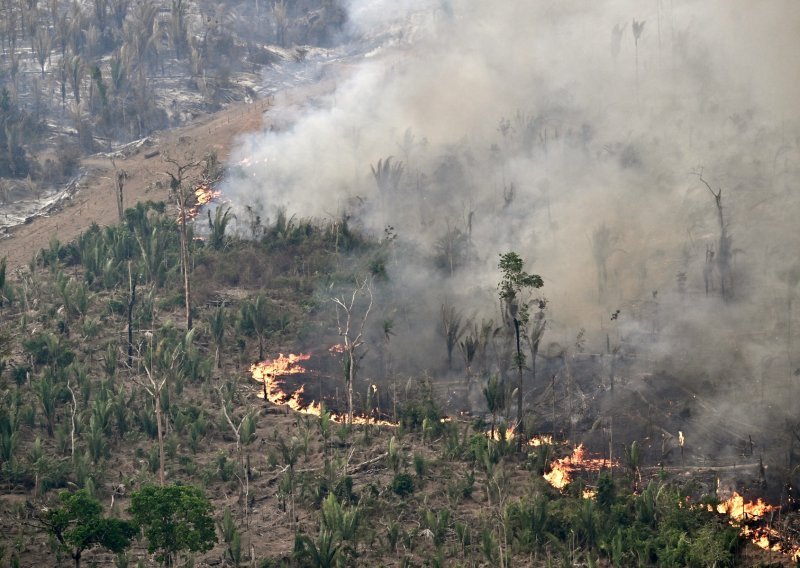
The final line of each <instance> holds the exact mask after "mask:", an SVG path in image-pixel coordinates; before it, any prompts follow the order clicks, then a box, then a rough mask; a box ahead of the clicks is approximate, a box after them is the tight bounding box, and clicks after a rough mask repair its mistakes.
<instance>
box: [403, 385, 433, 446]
mask: <svg viewBox="0 0 800 568" xmlns="http://www.w3.org/2000/svg"><path fill="white" fill-rule="evenodd" d="M409 385H411V383H409ZM408 390H409V391H410V392H409V393H408V396H407V398H406V400H405V402H403V404H401V405H399V408H398V410H397V416H398V419H399V421H400V426H401V427H402V428H403V430H406V431H409V432H412V431H415V430H418V429H420V428H422V426H423V424H424V423H425V421H426V420H427V421H428V426H429V429H430V430H429V432H428V434H429V435H430V436H438V435H439V434H440V433H441V431H442V428H443V427H444V426H443V423H442V418H443V417H444V415H443V414H442V411H441V409H440V408H439V405H438V403H437V402H436V399H435V397H434V395H433V390H432V388H431V384H430V381H428V380H427V379H424V380H421V381H418V382H417V384H416V388H413V389H408Z"/></svg>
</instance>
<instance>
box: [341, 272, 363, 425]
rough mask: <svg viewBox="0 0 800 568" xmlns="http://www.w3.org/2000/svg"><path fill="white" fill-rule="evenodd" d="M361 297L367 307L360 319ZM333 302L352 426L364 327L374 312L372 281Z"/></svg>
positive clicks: (349, 420) (360, 285) (348, 417)
mask: <svg viewBox="0 0 800 568" xmlns="http://www.w3.org/2000/svg"><path fill="white" fill-rule="evenodd" d="M360 297H366V298H367V306H366V308H365V309H364V315H363V316H362V317H361V318H360V319H359V318H358V317H357V313H356V310H358V306H356V302H357V300H358V299H359V298H360ZM331 301H332V302H333V303H334V304H335V306H336V327H337V328H338V331H339V335H340V336H341V337H342V339H343V341H344V352H345V355H346V357H345V381H346V382H347V422H348V424H352V423H353V382H354V381H355V379H356V373H357V371H358V363H359V362H360V361H361V359H363V358H364V355H365V353H360V352H359V350H360V348H361V346H362V345H364V326H365V325H366V324H367V319H369V312H370V310H372V281H371V280H370V279H369V278H364V280H362V281H361V283H359V282H358V281H356V287H355V288H354V289H353V293H352V294H351V295H350V297H349V298H348V297H347V295H346V294H342V295H341V296H339V297H334V298H331Z"/></svg>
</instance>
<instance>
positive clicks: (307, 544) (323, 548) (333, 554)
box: [292, 528, 341, 568]
mask: <svg viewBox="0 0 800 568" xmlns="http://www.w3.org/2000/svg"><path fill="white" fill-rule="evenodd" d="M340 548H341V544H340V543H338V542H336V538H335V537H334V535H333V534H332V533H331V532H330V531H329V530H326V529H324V528H323V529H321V530H320V533H319V537H318V538H317V540H316V541H314V540H312V539H311V538H310V537H309V536H308V535H301V534H296V535H295V539H294V551H293V553H292V556H293V557H294V558H295V559H296V560H298V561H300V562H301V563H302V564H301V565H302V566H311V567H313V568H334V567H335V566H338V565H339V560H340V558H341V554H340Z"/></svg>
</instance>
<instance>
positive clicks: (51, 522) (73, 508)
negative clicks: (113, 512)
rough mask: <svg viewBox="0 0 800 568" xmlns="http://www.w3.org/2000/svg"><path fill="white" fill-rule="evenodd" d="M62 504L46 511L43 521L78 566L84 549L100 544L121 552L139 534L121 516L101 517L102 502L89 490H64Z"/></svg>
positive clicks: (132, 525)
mask: <svg viewBox="0 0 800 568" xmlns="http://www.w3.org/2000/svg"><path fill="white" fill-rule="evenodd" d="M59 498H60V500H61V506H60V507H56V508H53V509H50V510H47V511H46V512H44V513H43V514H42V515H41V517H40V520H41V522H42V524H43V525H44V527H45V528H46V529H47V531H48V532H49V533H50V534H52V535H53V536H54V537H55V538H56V540H57V541H58V542H59V543H60V545H61V546H62V547H63V548H64V550H66V551H67V552H68V553H69V554H70V556H72V558H73V559H74V560H75V563H76V565H78V564H79V563H80V558H81V555H82V553H83V551H84V550H87V549H90V548H93V547H101V548H106V549H108V550H109V551H111V552H114V553H117V554H119V553H122V552H124V551H125V550H126V549H127V548H128V547H129V546H130V541H131V539H132V538H133V537H134V536H135V534H136V525H135V524H134V523H132V522H130V521H125V520H122V519H111V518H106V517H103V516H102V511H103V509H102V507H101V506H100V502H99V501H98V500H97V499H95V498H94V497H91V496H90V495H89V493H88V492H87V491H86V490H83V489H81V490H79V491H76V492H75V493H69V492H67V491H62V492H61V494H60V495H59Z"/></svg>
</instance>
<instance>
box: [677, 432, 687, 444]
mask: <svg viewBox="0 0 800 568" xmlns="http://www.w3.org/2000/svg"><path fill="white" fill-rule="evenodd" d="M684 442H686V438H684V437H683V432H681V431H680V430H678V444H680V446H681V448H682V447H683V444H684Z"/></svg>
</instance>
